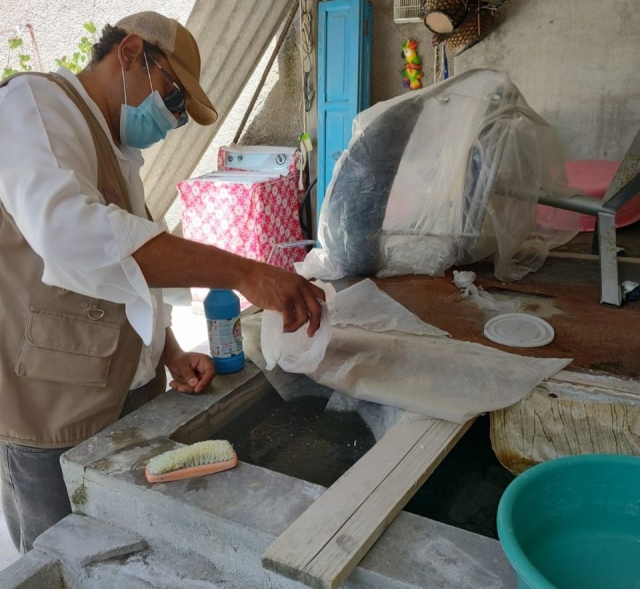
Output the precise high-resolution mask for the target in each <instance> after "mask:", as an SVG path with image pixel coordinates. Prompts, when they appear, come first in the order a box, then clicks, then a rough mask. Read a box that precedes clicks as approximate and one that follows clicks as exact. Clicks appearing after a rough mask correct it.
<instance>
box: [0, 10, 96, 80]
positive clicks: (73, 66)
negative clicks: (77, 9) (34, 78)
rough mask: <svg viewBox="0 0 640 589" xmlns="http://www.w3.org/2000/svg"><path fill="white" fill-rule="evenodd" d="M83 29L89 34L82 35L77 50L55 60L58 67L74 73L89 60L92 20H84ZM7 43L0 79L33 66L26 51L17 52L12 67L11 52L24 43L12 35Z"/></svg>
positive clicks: (94, 31)
mask: <svg viewBox="0 0 640 589" xmlns="http://www.w3.org/2000/svg"><path fill="white" fill-rule="evenodd" d="M83 27H84V30H85V31H86V32H87V33H89V35H90V37H89V36H86V35H85V36H83V37H82V38H81V39H80V42H79V43H78V45H77V51H74V53H73V54H72V55H71V57H68V56H66V55H63V56H62V57H60V58H58V59H56V60H55V64H56V66H58V67H62V66H64V67H66V68H68V69H70V70H71V71H72V72H73V73H74V74H77V73H78V72H79V71H81V70H82V68H83V67H84V66H85V65H86V64H87V63H88V62H89V59H90V57H91V48H92V46H93V43H94V41H95V34H96V25H95V24H93V23H92V22H86V23H84V25H83ZM8 43H9V59H8V60H7V65H6V67H5V68H4V69H3V70H2V75H0V80H3V79H4V78H6V77H8V76H11V75H13V74H17V73H18V72H30V71H33V66H32V65H31V63H32V62H31V55H29V54H28V53H22V52H21V53H19V54H18V55H17V58H16V59H17V62H18V63H17V66H16V67H17V69H16V67H12V66H11V65H10V58H11V52H12V51H17V50H18V49H20V48H22V47H23V45H24V40H23V39H22V38H21V37H12V38H11V39H9V41H8Z"/></svg>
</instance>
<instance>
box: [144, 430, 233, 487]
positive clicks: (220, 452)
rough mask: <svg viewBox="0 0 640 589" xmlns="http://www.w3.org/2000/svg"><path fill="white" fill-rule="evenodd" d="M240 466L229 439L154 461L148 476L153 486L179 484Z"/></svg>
mask: <svg viewBox="0 0 640 589" xmlns="http://www.w3.org/2000/svg"><path fill="white" fill-rule="evenodd" d="M237 464H238V456H237V455H236V453H235V450H234V449H233V447H232V446H231V444H230V443H229V442H227V441H226V440H207V441H205V442H198V443H196V444H193V445H191V446H184V447H183V448H178V449H177V450H170V451H169V452H165V453H164V454H160V455H159V456H156V457H155V458H152V459H151V460H150V461H149V464H147V468H146V470H145V475H146V477H147V480H148V481H149V482H150V483H166V482H168V481H180V480H182V479H190V478H192V477H200V476H203V475H206V474H213V473H214V472H220V471H222V470H228V469H230V468H233V467H234V466H236V465H237Z"/></svg>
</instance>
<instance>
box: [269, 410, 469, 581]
mask: <svg viewBox="0 0 640 589" xmlns="http://www.w3.org/2000/svg"><path fill="white" fill-rule="evenodd" d="M472 422H473V420H471V421H469V422H467V423H466V424H463V425H460V424H456V423H451V422H447V421H442V420H432V419H419V420H416V421H413V422H411V423H399V424H397V425H396V426H395V427H394V428H393V429H392V430H390V431H389V433H387V435H385V436H384V437H383V438H382V440H380V441H379V442H378V443H377V444H376V445H375V446H374V447H373V448H372V449H371V450H370V451H369V452H368V453H367V454H365V456H363V457H362V458H361V459H360V460H359V461H358V462H357V463H356V464H355V465H354V466H353V467H352V468H351V469H350V470H349V471H347V472H346V473H345V474H344V475H343V476H342V477H341V478H340V479H338V481H336V483H335V484H334V485H332V486H331V487H330V488H329V489H327V491H325V493H324V494H323V495H322V496H321V497H320V498H319V499H318V500H317V501H316V502H315V503H314V504H313V505H312V506H311V507H310V508H309V509H308V510H307V511H306V512H305V513H304V514H302V516H300V517H299V518H298V519H297V520H296V521H295V522H294V523H293V524H292V525H291V526H290V527H289V528H288V529H287V530H286V531H285V532H284V533H283V534H282V535H281V536H280V537H279V538H278V539H277V540H276V541H275V542H274V543H273V544H271V546H269V547H268V548H267V550H266V551H265V552H264V554H263V555H262V564H263V566H264V567H266V568H268V569H270V570H272V571H275V572H277V573H280V574H282V575H284V576H286V577H289V578H290V579H294V580H296V581H301V582H302V583H305V584H306V585H308V586H310V587H314V588H317V589H329V588H331V589H333V588H335V587H338V586H339V585H340V583H341V582H342V581H343V580H344V579H346V577H347V576H348V575H349V573H351V571H352V570H353V569H354V568H355V567H356V565H357V564H358V562H359V561H360V560H361V559H362V557H363V556H364V555H365V554H366V553H367V551H368V550H369V549H370V548H371V546H373V544H374V543H375V541H376V540H377V539H378V538H379V537H380V536H381V535H382V533H383V531H384V530H385V529H386V528H387V526H388V525H389V524H390V523H391V522H392V521H393V519H394V518H395V517H396V516H397V515H398V513H399V512H400V511H401V510H402V508H403V507H404V506H405V505H406V504H407V502H408V501H409V499H410V498H411V497H412V496H413V495H414V493H415V492H416V491H417V490H418V489H419V488H420V486H421V485H422V484H423V483H424V481H425V480H426V479H427V478H428V477H429V475H430V474H431V473H432V472H433V471H434V470H435V468H436V467H437V466H438V464H439V463H440V462H441V460H442V459H443V458H444V457H445V456H446V455H447V453H448V452H449V451H450V450H451V448H453V446H454V445H455V444H456V442H457V441H458V440H459V439H460V437H461V436H462V435H463V434H464V432H465V431H466V430H467V429H468V428H469V426H470V425H471V423H472Z"/></svg>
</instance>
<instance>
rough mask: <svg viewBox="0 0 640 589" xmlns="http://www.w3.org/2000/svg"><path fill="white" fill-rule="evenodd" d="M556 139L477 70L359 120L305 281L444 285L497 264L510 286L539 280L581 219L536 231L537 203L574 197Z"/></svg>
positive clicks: (516, 96) (301, 267) (493, 75)
mask: <svg viewBox="0 0 640 589" xmlns="http://www.w3.org/2000/svg"><path fill="white" fill-rule="evenodd" d="M575 192H576V191H575V189H572V190H571V192H570V191H569V190H568V184H567V178H566V172H565V168H564V160H563V155H562V151H561V148H560V146H559V144H558V142H557V140H556V137H555V133H554V131H553V129H552V128H551V127H550V126H549V125H548V124H547V123H546V122H545V121H544V120H543V119H542V118H541V117H540V116H539V115H537V114H536V113H535V112H534V111H533V110H532V109H531V108H530V107H529V106H528V104H527V103H526V101H525V99H524V98H523V96H522V95H521V94H520V92H519V90H518V89H517V88H516V87H515V86H514V85H513V83H511V81H510V80H509V78H508V77H507V76H506V74H504V73H500V72H496V71H492V70H474V71H470V72H466V73H464V74H461V75H459V76H456V77H454V78H451V79H450V80H447V81H445V82H442V83H440V84H436V85H434V86H431V87H429V88H427V89H424V90H421V91H417V92H412V93H409V94H405V95H403V96H400V97H398V98H395V99H393V100H390V101H387V102H383V103H379V104H376V105H375V106H373V107H372V108H370V109H368V110H366V111H364V112H362V113H361V114H360V115H358V117H356V119H355V121H354V125H353V136H352V139H351V141H350V143H349V147H348V149H347V150H345V151H344V152H343V154H342V156H341V157H340V159H339V160H338V162H337V164H336V166H335V169H334V173H333V178H332V181H331V183H330V185H329V187H328V189H327V194H326V196H325V199H324V202H323V206H322V210H321V214H320V221H319V235H318V237H319V241H320V244H321V246H322V247H321V248H320V249H316V250H314V251H312V252H310V253H309V254H308V255H307V258H306V259H305V261H304V262H302V263H299V264H296V269H297V271H298V272H299V273H300V274H302V275H303V276H306V277H316V278H323V279H337V278H340V277H342V276H346V275H373V274H376V275H378V276H392V275H399V274H411V273H415V274H428V275H431V276H440V275H442V274H443V273H444V271H445V270H447V269H448V268H450V267H451V266H453V265H458V264H468V263H472V262H476V261H479V260H482V259H485V258H488V257H493V260H494V266H495V275H496V277H497V278H498V279H499V280H502V281H505V282H508V281H512V280H518V279H521V278H523V277H524V276H526V274H528V273H529V272H532V271H536V270H538V269H539V268H540V267H541V266H542V264H543V263H544V261H545V259H546V257H547V254H548V252H549V249H551V248H553V247H557V246H558V245H561V244H563V243H566V242H567V241H568V240H569V239H571V238H572V237H573V236H575V234H576V233H577V231H578V215H577V214H573V215H571V216H570V217H567V215H566V212H564V211H558V215H561V216H562V219H555V215H556V212H555V211H556V210H555V209H547V210H545V211H544V213H545V214H544V215H542V216H540V219H541V220H542V221H543V222H544V225H542V224H539V223H538V221H537V206H538V205H537V199H538V196H539V195H540V194H541V193H545V194H549V195H554V196H562V197H567V198H568V197H569V194H573V193H575Z"/></svg>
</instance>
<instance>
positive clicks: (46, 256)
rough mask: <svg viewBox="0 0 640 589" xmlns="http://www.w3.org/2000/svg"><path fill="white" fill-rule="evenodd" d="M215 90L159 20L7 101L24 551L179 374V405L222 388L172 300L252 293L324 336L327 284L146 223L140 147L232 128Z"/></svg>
mask: <svg viewBox="0 0 640 589" xmlns="http://www.w3.org/2000/svg"><path fill="white" fill-rule="evenodd" d="M199 77H200V55H199V51H198V47H197V44H196V42H195V40H194V39H193V37H192V36H191V34H190V33H189V32H188V31H187V30H186V29H185V28H184V27H182V26H181V25H180V24H179V23H177V22H176V21H174V20H172V19H168V18H165V17H163V16H161V15H159V14H157V13H153V12H144V13H139V14H135V15H133V16H130V17H127V18H125V19H123V20H122V21H120V22H119V23H117V25H116V26H115V27H110V26H107V27H105V29H104V31H103V34H102V38H101V39H100V41H99V42H98V43H97V44H96V45H95V46H94V48H93V58H92V62H91V63H90V65H89V66H88V67H87V68H86V69H85V70H84V71H82V72H81V73H80V74H78V76H77V77H76V76H74V75H73V74H72V73H71V72H69V71H68V70H65V69H61V70H60V71H59V72H58V73H57V75H54V76H49V77H43V76H39V75H32V74H29V75H23V76H18V77H16V78H14V79H10V80H9V82H8V83H6V84H4V85H3V86H2V87H0V205H1V206H0V294H1V295H2V299H3V303H2V305H0V326H1V327H0V329H2V339H1V340H0V440H1V441H0V476H1V478H2V501H3V509H4V512H5V518H6V520H7V524H8V527H9V531H10V534H11V537H12V539H13V541H14V543H15V544H16V546H17V547H18V548H19V550H20V551H21V552H23V553H24V552H26V551H28V550H30V549H31V547H32V542H33V540H34V539H35V538H36V537H37V536H38V535H39V534H40V533H42V532H43V531H44V530H46V529H47V528H48V527H50V526H52V525H53V524H55V523H56V522H57V521H59V520H60V519H61V518H63V517H64V516H65V515H67V514H68V513H70V505H69V501H68V499H67V494H66V489H65V487H64V482H63V479H62V473H61V469H60V462H59V458H60V455H61V454H62V453H63V452H64V451H65V450H67V449H68V448H70V447H73V446H74V445H76V444H78V443H80V442H81V441H83V440H84V439H87V438H88V437H89V436H91V435H93V434H94V433H96V432H97V431H100V430H101V429H103V428H104V427H106V426H107V425H109V424H110V423H113V422H114V421H115V420H116V419H117V418H118V417H119V416H120V415H123V414H125V413H127V412H129V411H131V410H133V409H135V408H136V407H138V406H139V405H140V404H142V403H143V402H145V401H147V400H149V399H151V398H153V397H154V396H156V395H157V394H159V393H160V392H161V391H162V390H164V380H163V376H164V367H163V365H162V364H163V362H164V364H165V365H166V366H167V367H168V369H169V371H170V372H171V374H172V376H173V379H174V380H173V381H172V383H171V385H172V386H173V387H174V388H176V389H177V390H179V391H182V392H185V393H199V392H201V391H202V390H204V389H205V388H206V387H207V386H208V385H209V384H210V383H211V380H212V378H213V376H214V369H213V365H212V363H211V360H210V359H209V358H208V357H207V356H204V355H201V354H193V353H184V352H183V351H182V350H180V348H179V346H178V345H177V342H176V340H175V338H174V337H173V335H172V333H171V330H170V328H169V327H168V325H169V322H168V320H167V319H166V318H165V316H166V315H167V313H166V308H165V306H164V305H163V302H162V294H161V291H160V290H159V288H160V287H191V286H200V287H209V288H233V289H237V290H239V291H240V292H241V293H242V294H244V295H245V296H246V297H247V299H249V300H250V301H251V302H253V303H254V304H256V305H258V306H260V307H262V308H266V309H273V310H277V311H280V312H282V313H283V315H284V320H285V327H286V328H287V329H288V330H296V329H298V328H299V327H300V326H302V325H304V324H305V323H306V322H307V321H309V322H310V326H309V330H308V333H309V335H313V334H314V333H315V331H316V330H317V329H318V327H319V324H320V316H321V308H320V304H319V302H318V299H319V298H324V296H323V292H322V291H321V290H320V289H318V288H317V287H315V286H314V285H312V284H310V283H309V282H307V281H305V280H304V279H302V278H301V277H299V276H296V275H295V274H293V273H290V272H285V271H283V270H280V269H277V268H274V267H271V266H267V265H265V264H261V263H257V262H254V261H250V260H247V259H244V258H241V257H238V256H235V255H233V254H230V253H228V252H224V251H221V250H219V249H217V248H215V247H211V246H206V245H202V244H197V243H193V242H189V241H187V240H184V239H180V238H178V237H174V236H171V235H169V234H168V233H165V232H164V231H163V230H162V228H161V227H160V226H159V225H158V224H156V223H154V222H152V221H151V220H149V219H148V218H147V217H146V213H145V205H144V192H143V187H142V182H141V180H140V175H139V169H140V166H141V165H142V163H143V162H142V158H141V156H140V151H139V149H142V148H145V147H148V146H149V145H152V144H153V143H156V142H158V141H160V140H162V139H164V137H165V136H166V135H167V133H168V132H169V131H171V130H173V129H176V128H177V127H180V126H182V125H183V124H185V123H186V122H187V120H188V118H189V117H191V118H193V119H194V120H195V121H196V122H198V123H200V124H203V125H208V124H211V123H213V122H214V121H215V120H216V118H217V113H216V111H215V109H214V107H213V106H212V104H211V102H210V101H209V99H208V98H207V96H206V94H205V92H204V91H203V90H202V88H201V87H200V84H199ZM178 132H179V131H178Z"/></svg>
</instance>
